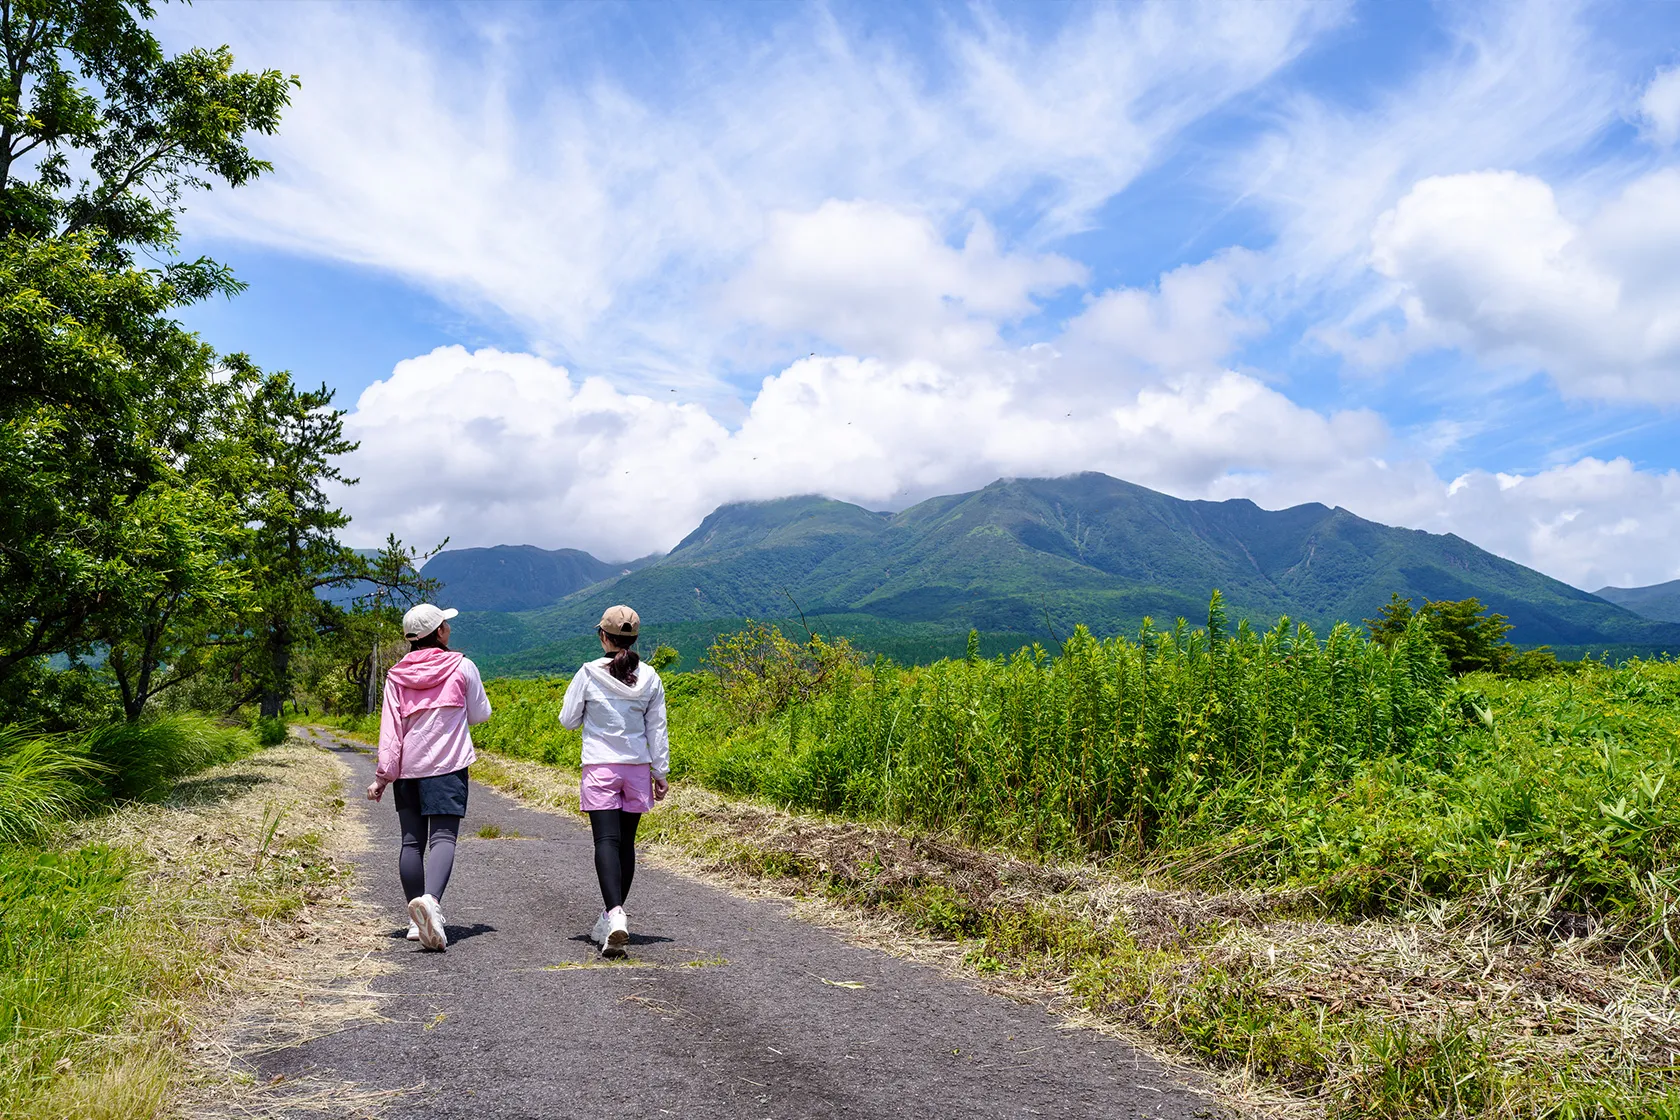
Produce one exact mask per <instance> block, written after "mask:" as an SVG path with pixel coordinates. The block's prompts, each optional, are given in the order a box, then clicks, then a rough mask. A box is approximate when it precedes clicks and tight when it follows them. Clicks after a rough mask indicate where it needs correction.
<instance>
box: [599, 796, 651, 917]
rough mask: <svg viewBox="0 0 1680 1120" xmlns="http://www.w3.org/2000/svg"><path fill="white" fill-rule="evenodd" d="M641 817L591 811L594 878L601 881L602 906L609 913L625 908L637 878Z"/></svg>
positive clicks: (621, 811)
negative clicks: (637, 834) (637, 853)
mask: <svg viewBox="0 0 1680 1120" xmlns="http://www.w3.org/2000/svg"><path fill="white" fill-rule="evenodd" d="M641 821H642V815H641V814H640V813H626V812H625V811H624V810H623V809H591V810H590V811H589V831H590V832H591V833H592V834H593V835H594V837H595V877H596V878H597V879H599V880H600V881H601V903H602V905H604V906H605V907H606V908H607V909H608V910H611V909H613V908H614V907H615V906H623V905H624V899H625V897H626V896H627V895H629V893H630V880H631V879H633V878H635V876H636V826H637V825H638V824H640V823H641Z"/></svg>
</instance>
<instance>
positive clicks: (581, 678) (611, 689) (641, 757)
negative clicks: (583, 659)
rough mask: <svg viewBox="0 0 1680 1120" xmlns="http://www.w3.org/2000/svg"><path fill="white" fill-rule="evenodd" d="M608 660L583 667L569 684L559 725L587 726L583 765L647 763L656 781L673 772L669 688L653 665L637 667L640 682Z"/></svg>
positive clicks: (573, 727) (584, 735)
mask: <svg viewBox="0 0 1680 1120" xmlns="http://www.w3.org/2000/svg"><path fill="white" fill-rule="evenodd" d="M610 664H612V662H611V660H610V659H608V658H605V657H603V658H601V659H600V660H599V661H591V662H590V663H589V664H587V665H585V666H584V667H583V668H581V669H579V670H578V671H577V673H576V674H575V675H574V676H573V677H572V683H571V684H569V685H567V686H566V699H565V701H564V702H562V703H561V705H560V726H561V727H564V728H566V730H568V731H576V730H577V729H578V728H579V727H581V728H583V765H585V766H593V765H596V764H598V763H605V762H629V763H638V762H639V763H648V764H651V766H652V767H653V773H654V776H655V777H660V778H663V777H664V776H665V775H666V774H668V773H670V772H671V743H670V739H669V737H668V736H667V734H666V730H665V686H664V685H663V684H662V683H660V680H659V674H658V673H656V672H654V670H653V666H651V665H649V664H647V663H646V662H643V663H642V664H640V665H638V666H636V683H635V684H625V683H624V682H623V681H621V680H619V679H618V678H617V677H614V676H613V675H612V673H610V672H608V671H607V666H609V665H610Z"/></svg>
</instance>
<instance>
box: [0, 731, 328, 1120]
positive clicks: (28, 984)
mask: <svg viewBox="0 0 1680 1120" xmlns="http://www.w3.org/2000/svg"><path fill="white" fill-rule="evenodd" d="M185 726H187V727H188V729H189V730H190V731H192V732H194V733H195V734H193V735H188V736H186V737H185V741H183V742H177V743H176V744H175V745H176V746H177V747H178V748H179V750H178V751H176V752H175V753H174V754H173V756H172V758H173V761H171V762H169V763H168V765H166V766H164V765H161V764H160V765H159V766H154V767H153V768H152V769H150V770H149V771H148V772H147V777H146V779H145V780H146V784H147V786H148V788H150V789H151V790H152V791H153V793H154V795H155V799H154V800H149V801H147V800H130V801H127V802H125V803H122V804H119V805H116V806H114V807H111V808H109V810H108V811H105V812H102V813H100V814H99V815H97V816H93V817H89V818H85V819H80V820H74V819H73V820H68V821H58V822H53V823H51V824H50V826H49V827H47V828H45V830H44V831H43V830H38V831H37V834H36V835H35V837H34V839H33V841H32V842H30V843H16V842H11V843H6V844H4V845H0V1101H3V1102H4V1106H3V1107H0V1113H3V1114H4V1115H5V1116H7V1117H19V1118H30V1120H36V1118H39V1120H59V1118H65V1120H68V1118H71V1117H75V1118H83V1117H90V1118H103V1117H111V1118H116V1117H123V1118H128V1117H142V1116H153V1115H160V1114H164V1113H166V1112H169V1111H171V1110H173V1109H174V1108H176V1107H177V1106H178V1105H179V1104H180V1103H181V1102H182V1100H183V1093H184V1092H186V1090H187V1088H188V1086H189V1085H191V1084H195V1083H196V1084H203V1083H204V1082H205V1079H206V1077H211V1078H213V1083H225V1082H226V1080H227V1079H228V1078H229V1077H230V1071H229V1070H227V1069H225V1068H223V1069H221V1070H219V1071H215V1070H210V1071H206V1069H205V1068H204V1064H203V1059H202V1058H201V1057H195V1049H194V1042H195V1040H204V1039H205V1036H206V1035H209V1034H214V1033H215V1032H216V1031H217V1030H218V1029H219V1023H220V1015H221V1013H222V1012H223V1010H224V1009H225V1007H226V1005H227V1004H228V1003H229V1001H230V1000H232V999H234V998H235V997H239V996H242V995H244V994H247V993H249V992H251V991H252V990H254V987H255V986H256V985H258V984H260V985H261V986H262V987H263V988H264V989H266V990H267V991H269V992H271V993H272V992H276V991H285V990H287V985H285V984H284V982H283V978H282V977H280V976H278V975H276V972H275V969H274V968H273V967H272V966H271V965H270V964H269V963H267V962H268V961H269V960H270V958H271V957H272V954H273V949H272V946H273V944H274V943H275V941H276V938H277V936H283V937H284V939H285V941H286V942H288V943H289V942H291V941H292V940H293V939H294V938H295V937H296V936H297V934H296V933H295V932H294V931H296V930H297V929H299V928H302V925H300V923H303V924H306V923H308V921H309V914H310V913H311V911H312V908H313V907H314V905H315V904H316V903H318V902H320V901H321V900H322V899H324V898H325V897H326V896H327V895H328V894H329V893H332V892H334V891H336V890H338V889H339V881H340V879H341V877H342V874H343V873H342V871H341V870H340V869H339V867H338V866H337V865H336V863H335V862H334V861H333V860H332V858H331V856H330V853H328V851H327V849H326V847H325V845H326V843H327V839H326V838H327V837H328V836H330V834H331V833H332V831H333V825H332V822H333V820H334V817H335V814H336V813H337V812H338V811H339V810H340V809H342V801H338V800H337V799H336V796H330V797H329V796H328V791H329V790H330V789H331V788H332V787H334V786H336V783H337V782H338V780H339V772H338V770H337V768H336V763H334V762H333V761H331V760H330V759H329V758H327V757H326V756H324V755H322V754H320V752H314V751H306V750H304V749H303V748H282V749H280V750H277V751H274V752H265V753H264V754H262V755H259V756H255V757H249V756H247V757H245V758H244V759H242V760H238V761H235V762H233V763H231V764H223V765H222V766H220V767H219V768H213V769H210V770H207V771H201V772H199V773H198V774H197V775H196V776H191V777H184V778H177V779H176V780H175V781H174V782H172V783H170V784H169V786H168V787H167V788H166V789H162V790H160V789H159V788H158V783H161V782H162V779H161V778H159V777H157V775H158V774H159V773H160V772H162V771H163V770H167V769H171V768H174V767H176V766H177V765H178V764H180V763H181V761H182V760H184V759H189V758H196V759H199V760H203V759H205V758H206V755H207V753H208V754H213V753H215V752H216V751H219V750H221V749H223V748H226V747H227V746H228V745H229V744H228V742H227V741H226V740H224V739H222V738H220V737H219V735H218V734H212V733H205V734H197V733H198V732H200V731H202V730H203V726H204V725H201V724H197V723H189V724H187V725H185ZM160 734H161V732H160V731H159V730H158V729H156V728H151V729H148V730H147V731H146V737H145V738H143V739H142V740H140V741H143V742H151V743H154V744H155V743H157V742H159V738H158V737H159V735H160ZM86 741H87V739H86V738H84V739H82V740H79V742H81V743H85V742H86ZM97 742H98V743H99V745H100V746H101V747H103V748H105V749H106V750H107V751H108V752H109V751H110V750H111V748H112V746H113V742H114V740H113V739H112V738H111V737H109V736H107V737H105V738H103V739H100V740H97ZM134 742H135V740H133V739H128V740H124V741H123V746H124V748H125V749H130V750H132V749H133V744H134ZM13 745H14V746H15V739H14V740H13ZM63 746H64V744H63V742H62V741H60V742H58V743H55V744H54V747H55V749H57V748H60V747H63ZM288 751H290V752H292V753H288ZM236 753H242V754H243V753H247V752H245V751H240V752H236ZM9 757H12V758H16V757H17V753H16V750H15V749H14V751H13V753H12V754H11V755H10V756H9ZM73 757H74V756H73ZM105 757H106V758H107V759H109V758H111V757H113V755H112V754H111V753H107V754H106V755H105ZM130 757H132V756H130ZM311 766H313V767H316V768H319V767H322V766H325V767H326V768H327V769H329V770H330V771H331V774H330V783H329V782H328V781H325V780H319V781H318V780H311V778H312V772H311V771H308V769H307V768H309V767H311ZM276 771H280V773H276ZM282 775H283V776H282ZM85 779H86V775H85V772H82V771H78V772H77V780H78V782H80V781H85ZM276 779H279V780H276ZM82 804H83V802H82V801H80V800H77V801H76V802H74V803H73V804H71V803H67V804H66V807H75V806H76V805H82ZM281 931H284V932H283V933H282V932H281ZM212 997H214V1000H213V1001H212ZM299 1002H301V1001H299Z"/></svg>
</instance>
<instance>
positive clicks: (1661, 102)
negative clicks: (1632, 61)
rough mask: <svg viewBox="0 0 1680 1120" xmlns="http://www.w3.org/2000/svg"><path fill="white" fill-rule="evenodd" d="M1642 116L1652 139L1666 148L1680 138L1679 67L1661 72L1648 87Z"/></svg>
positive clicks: (1642, 102) (1640, 108)
mask: <svg viewBox="0 0 1680 1120" xmlns="http://www.w3.org/2000/svg"><path fill="white" fill-rule="evenodd" d="M1639 115H1640V116H1641V117H1642V118H1644V123H1645V129H1646V132H1647V133H1648V134H1649V135H1650V137H1651V139H1652V141H1653V142H1655V143H1656V144H1658V145H1660V146H1662V147H1664V148H1667V147H1672V146H1673V145H1674V143H1675V141H1677V140H1680V66H1673V67H1670V68H1669V69H1667V70H1664V71H1662V72H1661V73H1660V74H1658V75H1657V76H1656V77H1655V78H1652V79H1651V84H1650V85H1648V86H1646V87H1645V93H1644V96H1642V97H1640V99H1639Z"/></svg>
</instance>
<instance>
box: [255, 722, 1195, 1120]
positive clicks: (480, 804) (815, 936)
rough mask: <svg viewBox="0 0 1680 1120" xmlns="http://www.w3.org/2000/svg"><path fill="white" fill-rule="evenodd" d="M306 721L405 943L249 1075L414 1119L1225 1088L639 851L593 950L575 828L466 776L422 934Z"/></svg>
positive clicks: (387, 858) (1090, 1108) (390, 864)
mask: <svg viewBox="0 0 1680 1120" xmlns="http://www.w3.org/2000/svg"><path fill="white" fill-rule="evenodd" d="M308 735H309V736H311V737H313V738H314V740H315V741H316V742H319V743H320V744H322V745H323V746H324V747H326V748H327V749H331V750H334V751H337V752H340V753H341V754H342V756H343V757H344V758H345V759H346V761H348V762H349V763H350V764H351V768H352V771H353V776H352V778H351V785H350V787H349V788H347V790H346V793H345V800H346V802H347V803H348V804H349V806H350V807H351V809H350V811H353V812H361V813H366V814H368V817H367V821H368V824H369V828H370V832H371V834H372V836H373V837H374V842H373V847H372V850H371V851H370V852H368V853H367V854H366V855H365V856H364V857H362V859H361V862H360V865H359V866H358V868H357V884H358V886H357V890H358V892H359V893H360V894H361V896H362V897H363V898H364V899H366V900H368V901H371V902H373V903H374V904H376V905H378V906H379V907H381V908H382V910H384V911H385V912H388V913H389V915H390V922H391V927H390V938H391V941H390V948H389V952H390V954H391V959H392V960H393V963H395V964H397V966H398V967H397V968H396V969H395V970H394V971H392V972H391V973H390V974H388V975H386V976H384V977H382V978H381V979H380V980H378V981H377V982H376V984H375V987H376V990H378V991H381V992H383V993H384V994H385V995H386V1001H385V1003H384V1004H383V1006H382V1008H381V1012H382V1015H383V1016H384V1017H385V1021H380V1022H370V1023H366V1024H364V1025H359V1026H356V1027H354V1028H352V1029H349V1030H344V1031H340V1032H338V1033H336V1034H332V1035H328V1036H326V1037H322V1038H318V1039H315V1040H312V1041H310V1042H307V1043H305V1044H303V1045H301V1046H297V1047H293V1048H289V1049H285V1050H280V1051H276V1052H273V1053H270V1054H268V1055H266V1056H265V1057H263V1058H261V1059H260V1060H259V1061H258V1063H257V1065H258V1070H257V1073H258V1074H259V1076H261V1077H263V1078H265V1079H266V1078H272V1077H275V1076H281V1077H284V1078H287V1079H290V1078H295V1077H304V1076H309V1077H313V1078H320V1079H326V1080H332V1081H341V1082H346V1083H350V1084H353V1085H355V1086H356V1088H358V1089H361V1090H388V1089H397V1088H402V1087H414V1091H413V1092H410V1093H407V1094H403V1095H401V1096H398V1097H396V1098H394V1099H393V1100H392V1103H389V1104H387V1105H386V1106H385V1107H384V1109H383V1110H382V1113H381V1114H382V1115H384V1116H388V1117H392V1118H402V1117H415V1118H417V1120H419V1118H425V1120H450V1118H455V1117H462V1118H466V1117H473V1118H481V1117H487V1118H508V1120H516V1118H524V1117H530V1118H537V1117H542V1118H550V1117H597V1116H598V1117H612V1118H614V1120H618V1118H640V1117H662V1116H682V1117H704V1118H713V1117H716V1118H720V1120H723V1118H740V1120H807V1118H813V1120H814V1118H819V1117H821V1118H827V1117H835V1118H841V1117H844V1118H848V1120H861V1118H879V1120H897V1118H899V1117H916V1118H918V1120H922V1118H925V1120H970V1118H981V1117H984V1118H993V1117H1034V1116H1042V1117H1064V1118H1074V1117H1080V1118H1084V1117H1105V1118H1106V1117H1116V1118H1118V1117H1138V1118H1142V1117H1159V1118H1162V1120H1178V1118H1188V1117H1206V1116H1213V1115H1218V1114H1220V1112H1221V1110H1219V1109H1217V1108H1215V1107H1214V1105H1213V1103H1212V1100H1211V1098H1209V1097H1208V1096H1207V1095H1205V1094H1202V1093H1196V1092H1193V1091H1191V1090H1190V1089H1189V1088H1188V1087H1186V1086H1184V1085H1183V1084H1181V1083H1180V1082H1178V1081H1177V1080H1176V1079H1175V1077H1174V1075H1173V1073H1172V1072H1171V1071H1169V1070H1168V1069H1167V1068H1165V1067H1163V1066H1162V1065H1160V1064H1159V1063H1158V1062H1157V1061H1155V1060H1154V1059H1152V1058H1150V1057H1148V1056H1146V1055H1144V1054H1142V1053H1139V1052H1137V1051H1135V1050H1133V1049H1132V1048H1131V1047H1129V1046H1127V1045H1125V1044H1124V1043H1123V1042H1120V1041H1117V1040H1115V1039H1112V1038H1108V1037H1105V1036H1103V1035H1100V1034H1097V1033H1095V1032H1091V1031H1084V1030H1070V1029H1066V1028H1065V1027H1063V1026H1062V1025H1061V1024H1060V1023H1059V1021H1058V1020H1057V1019H1056V1018H1054V1017H1053V1016H1052V1015H1050V1014H1049V1013H1047V1012H1046V1011H1045V1010H1044V1009H1043V1008H1042V1007H1038V1006H1031V1005H1022V1004H1017V1003H1014V1002H1011V1001H1009V1000H1005V999H1000V998H997V997H995V996H991V995H988V994H987V993H985V992H983V991H981V990H979V989H978V988H977V987H975V986H972V985H967V984H963V983H961V982H959V981H956V980H952V979H951V978H949V977H947V976H944V975H941V974H940V973H938V972H936V971H934V970H932V969H929V968H927V967H924V966H921V965H918V964H915V963H912V962H910V961H906V960H902V959H900V958H897V957H894V956H891V955H889V954H887V953H883V952H879V951H876V950H872V949H867V948H862V947H859V946H855V945H850V944H847V943H846V942H844V941H842V940H841V939H840V938H839V937H837V936H836V935H835V934H833V933H831V932H829V931H826V930H823V929H821V928H818V927H816V926H813V925H810V924H808V923H805V922H802V921H799V920H798V919H796V918H793V917H791V916H789V914H788V913H787V911H786V908H785V906H783V905H782V904H779V903H777V902H774V901H771V900H765V899H754V898H744V897H741V896H738V895H735V894H732V893H730V892H728V891H724V890H721V889H718V888H714V887H710V886H707V885H705V884H703V883H698V882H695V881H692V880H689V879H685V878H681V877H678V876H675V875H671V874H668V873H665V872H662V871H660V870H659V869H657V868H654V867H639V868H638V869H637V872H636V881H635V887H634V890H633V891H632V894H631V897H630V899H629V901H628V905H627V906H626V909H627V910H628V912H629V914H630V917H631V934H632V936H631V941H630V955H629V958H628V960H627V961H625V962H622V963H611V964H609V963H604V962H602V961H601V959H600V957H599V955H598V952H597V950H596V949H595V947H594V946H593V945H592V944H590V943H589V941H588V940H587V935H588V931H589V927H590V925H591V924H592V923H593V922H594V919H595V917H596V916H597V915H598V914H599V913H600V893H599V891H598V890H597V888H596V885H595V876H594V864H593V857H592V850H591V847H590V841H589V833H588V830H587V829H586V828H584V827H583V826H582V825H581V823H580V822H578V821H577V820H575V819H574V818H572V817H570V816H569V815H564V814H558V813H550V812H540V811H536V810H532V809H527V808H523V807H521V806H519V805H518V804H516V803H515V802H513V801H512V800H510V799H508V798H506V797H503V796H501V795H499V794H497V793H495V792H494V791H492V790H490V789H487V788H485V787H484V786H482V785H479V786H477V787H475V788H474V789H473V790H472V794H471V801H470V806H469V814H468V816H467V819H466V821H465V823H464V825H463V827H462V840H461V844H460V848H459V851H458V854H457V858H456V863H455V872H454V878H453V879H452V881H451V882H450V884H449V889H448V891H447V892H446V894H445V897H444V899H443V912H444V915H445V918H446V925H447V929H448V933H449V939H450V946H449V949H448V951H447V952H442V953H431V952H425V951H422V950H420V949H419V948H418V947H415V946H412V945H411V944H410V943H408V942H406V941H404V940H403V933H404V931H405V929H406V927H407V916H406V913H405V912H404V910H403V898H402V892H401V889H400V888H399V886H398V883H397V874H396V852H397V836H398V832H397V821H396V814H395V812H393V811H392V809H391V806H390V804H389V799H388V798H387V800H386V802H384V803H380V804H374V803H372V802H369V801H367V800H366V799H365V798H363V797H362V786H363V785H365V784H366V782H367V781H368V780H370V778H371V774H372V760H371V759H370V758H369V757H368V756H367V754H366V748H363V747H361V746H358V745H356V744H353V743H349V742H347V741H345V740H342V739H338V738H336V737H334V736H332V735H330V734H327V733H325V732H321V731H317V730H314V729H311V730H310V731H309V732H308ZM358 783H359V784H358ZM655 811H656V812H657V811H658V810H657V809H656V810H655ZM485 825H495V826H497V827H498V828H500V829H501V831H502V833H503V834H504V837H510V838H503V839H481V838H478V837H477V835H476V834H477V832H478V830H479V829H480V828H481V827H483V826H485Z"/></svg>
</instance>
